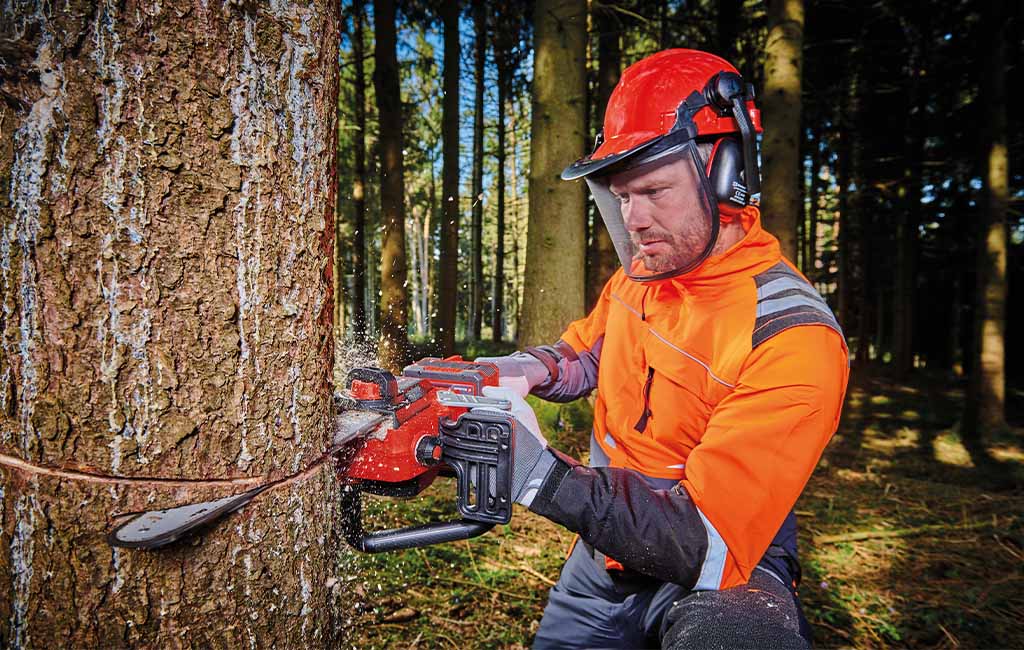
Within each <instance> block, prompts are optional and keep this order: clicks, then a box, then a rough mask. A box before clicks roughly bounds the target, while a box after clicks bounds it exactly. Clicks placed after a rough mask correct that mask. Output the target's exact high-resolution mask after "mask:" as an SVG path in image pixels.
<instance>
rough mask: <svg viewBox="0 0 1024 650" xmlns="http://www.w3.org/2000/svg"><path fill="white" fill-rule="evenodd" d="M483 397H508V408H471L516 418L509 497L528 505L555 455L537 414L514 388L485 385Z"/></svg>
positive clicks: (542, 481) (475, 410) (531, 501)
mask: <svg viewBox="0 0 1024 650" xmlns="http://www.w3.org/2000/svg"><path fill="white" fill-rule="evenodd" d="M483 394H484V397H496V398H499V399H503V400H507V401H508V402H509V403H510V404H511V407H510V408H509V409H508V410H503V409H499V408H497V407H494V406H483V407H477V408H474V409H473V411H474V412H477V411H490V412H495V413H510V414H511V415H512V417H513V418H514V419H515V432H514V435H515V446H514V447H513V450H514V453H513V455H512V499H513V500H514V501H515V502H516V503H519V504H522V505H524V506H527V507H529V506H530V504H531V503H533V499H534V497H536V496H537V492H538V491H539V490H540V488H541V486H542V485H543V484H544V479H545V478H546V477H547V475H548V471H549V470H550V469H551V466H552V465H553V464H554V462H555V455H554V454H552V453H551V451H550V450H549V449H548V441H547V440H545V439H544V435H543V434H542V433H541V432H540V425H539V424H538V423H537V416H536V415H535V414H534V412H533V409H532V408H530V405H529V404H527V403H526V400H524V399H523V396H522V395H520V394H519V393H518V392H517V391H516V390H515V389H514V388H511V387H506V386H484V390H483Z"/></svg>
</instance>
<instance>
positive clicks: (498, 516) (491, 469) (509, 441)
mask: <svg viewBox="0 0 1024 650" xmlns="http://www.w3.org/2000/svg"><path fill="white" fill-rule="evenodd" d="M514 426H515V420H514V419H513V418H512V416H511V415H504V414H501V413H496V412H495V413H490V412H488V413H479V412H477V413H464V414H463V415H461V416H460V417H459V418H458V419H456V420H455V421H451V420H448V419H447V418H441V419H440V421H439V422H438V427H437V431H438V433H437V435H436V436H429V435H428V436H423V437H422V438H420V440H419V442H418V444H417V446H416V457H417V460H418V461H419V462H420V463H421V464H423V465H426V466H439V465H447V466H448V467H450V468H451V469H452V470H454V472H455V479H456V506H457V507H458V510H459V514H461V515H462V517H463V518H462V519H461V520H456V521H446V522H433V523H429V524H424V525H420V526H409V527H406V528H397V529H390V530H380V531H374V532H369V533H368V532H366V531H365V530H364V528H363V522H362V498H361V493H362V492H370V493H378V494H381V493H384V494H390V495H397V494H399V493H401V492H404V494H410V493H411V494H415V493H417V492H418V491H419V490H420V489H422V488H423V487H425V485H424V484H423V482H422V481H417V482H416V485H412V486H408V488H407V489H404V490H403V489H402V488H401V487H400V486H398V485H395V484H392V485H391V487H386V486H385V485H384V484H381V483H380V482H376V481H361V482H359V483H354V484H350V485H345V486H344V487H343V488H342V494H341V498H342V504H341V507H342V512H343V517H344V521H343V529H344V533H345V539H346V541H348V543H349V544H351V545H352V546H353V547H355V548H356V549H358V550H360V551H363V552H365V553H378V552H381V551H395V550H401V549H408V548H416V547H421V546H428V545H431V544H439V543H442V542H452V541H457V540H462V539H469V538H470V537H476V536H478V535H482V534H483V533H486V532H487V531H489V530H490V529H491V528H493V527H494V525H495V524H507V523H508V522H509V521H510V520H511V519H512V456H513V451H514V444H515V435H514V433H515V432H514V429H513V427H514ZM413 480H414V481H416V479H413ZM428 482H429V481H428ZM396 490H398V491H396Z"/></svg>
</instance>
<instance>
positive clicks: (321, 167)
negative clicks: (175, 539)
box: [0, 0, 342, 648]
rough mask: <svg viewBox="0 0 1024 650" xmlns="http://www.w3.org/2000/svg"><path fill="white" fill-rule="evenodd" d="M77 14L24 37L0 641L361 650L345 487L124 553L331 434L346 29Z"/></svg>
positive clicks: (10, 281) (219, 15) (7, 178)
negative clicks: (350, 645)
mask: <svg viewBox="0 0 1024 650" xmlns="http://www.w3.org/2000/svg"><path fill="white" fill-rule="evenodd" d="M60 5H61V6H60V8H59V9H56V8H54V9H52V10H51V9H50V8H49V5H48V4H46V3H38V4H33V3H19V4H16V5H11V4H7V5H6V6H5V8H4V9H3V14H2V17H0V41H2V42H3V43H5V46H4V47H5V67H7V66H9V67H7V69H6V70H5V73H9V76H7V78H5V83H4V92H5V93H6V94H7V95H8V96H9V97H12V98H15V99H13V100H12V101H11V102H8V103H3V104H0V123H2V124H3V125H4V127H3V134H4V135H3V137H2V138H0V182H2V184H3V188H2V192H0V196H2V197H3V199H0V220H2V224H0V225H2V234H0V276H2V278H0V292H2V294H0V295H2V301H0V302H2V315H0V345H2V349H3V354H2V355H0V454H2V455H0V501H2V513H0V557H2V558H4V561H3V562H0V583H2V584H3V585H5V586H4V587H3V589H4V594H3V597H2V598H0V639H2V640H0V646H4V647H12V648H21V647H38V648H57V647H60V648H64V647H77V648H89V647H104V648H110V647H152V648H164V647H168V648H186V647H187V648H192V647H196V648H207V647H241V646H243V645H244V646H247V647H266V648H269V647H285V646H292V645H294V644H295V642H296V640H297V639H301V640H303V643H305V644H307V645H311V646H319V647H322V646H329V645H335V644H336V643H337V642H338V636H339V634H340V631H341V630H340V624H341V619H340V618H339V616H338V615H339V614H340V609H341V608H340V605H341V603H340V598H342V596H341V595H340V592H338V591H335V590H332V589H331V587H330V584H331V580H332V578H334V577H335V576H336V571H337V560H338V557H337V554H338V552H339V550H340V549H339V548H338V546H337V543H336V542H335V540H336V539H338V537H337V536H336V534H335V533H334V531H332V524H331V522H332V518H331V516H329V515H330V513H324V512H323V510H324V507H325V504H329V503H332V502H333V501H334V499H333V496H334V491H335V490H336V489H337V485H336V482H335V481H334V479H333V475H332V473H331V472H321V473H319V474H317V475H315V476H314V477H312V478H311V479H310V480H306V481H300V482H295V483H291V484H289V485H288V486H287V487H282V488H280V489H276V490H271V491H268V492H266V493H264V495H263V496H261V497H260V499H259V500H257V501H256V502H254V503H253V504H251V505H250V506H249V507H248V508H247V509H246V510H245V511H242V512H240V513H237V514H235V515H233V516H232V517H231V519H230V520H228V521H227V522H225V523H223V524H221V525H220V526H217V527H215V528H213V529H212V530H210V531H208V532H207V533H206V534H205V535H204V536H202V537H199V538H196V539H195V540H194V541H193V542H192V543H185V544H180V545H177V546H175V547H172V548H169V549H166V550H164V551H161V552H143V551H129V550H124V549H111V548H110V547H109V546H108V545H107V543H106V541H105V539H104V535H105V532H106V531H107V530H108V529H109V528H110V526H111V524H112V523H113V522H112V519H111V515H112V513H124V512H130V511H133V510H146V509H152V508H155V507H161V506H165V505H166V506H170V505H172V504H176V503H180V502H183V501H184V502H187V501H192V500H205V499H209V498H214V497H219V496H226V493H227V490H225V488H224V487H223V486H221V487H217V486H216V485H211V484H210V483H209V482H208V481H210V480H212V479H224V478H238V479H251V480H255V481H261V480H262V479H263V478H271V477H281V476H285V475H289V474H292V473H294V472H296V471H298V470H301V469H302V468H303V467H305V466H306V464H307V463H309V462H311V461H312V460H313V459H314V458H316V457H318V456H319V455H320V453H321V452H322V450H323V449H324V446H325V445H326V444H327V443H328V441H329V440H330V436H331V433H332V426H331V425H332V420H333V406H332V396H331V394H332V390H331V368H332V363H333V359H332V322H331V317H332V313H333V308H332V305H333V298H332V265H331V251H332V246H333V241H332V239H333V232H334V226H333V219H334V214H333V211H334V191H335V183H334V162H335V160H334V155H335V142H334V138H335V133H336V131H335V118H336V109H335V105H336V101H337V75H338V71H337V64H336V56H337V55H336V53H337V50H338V15H337V12H338V7H337V5H336V4H334V3H328V2H322V1H318V0H312V1H308V2H296V3H287V4H284V5H282V6H281V7H280V8H278V9H273V8H270V7H269V6H264V5H263V4H259V3H252V4H244V5H242V6H234V5H226V6H224V7H222V6H221V5H220V4H216V5H213V4H211V5H210V6H209V7H206V6H205V5H203V6H202V7H201V6H197V5H194V4H193V3H191V2H184V1H176V0H168V1H166V2H164V3H162V4H158V5H152V4H147V5H145V6H137V5H135V3H132V2H127V3H113V2H109V3H87V2H69V3H60ZM154 478H158V479H173V480H174V481H177V482H167V483H161V482H157V481H153V480H151V479H154ZM303 513H317V514H315V515H312V516H303Z"/></svg>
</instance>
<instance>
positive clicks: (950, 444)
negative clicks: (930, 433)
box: [932, 433, 974, 467]
mask: <svg viewBox="0 0 1024 650" xmlns="http://www.w3.org/2000/svg"><path fill="white" fill-rule="evenodd" d="M932 450H933V452H934V454H935V460H937V461H939V462H940V463H945V464H946V465H956V466H957V467H974V461H972V460H971V455H970V454H969V453H968V452H967V449H966V448H965V447H964V445H963V443H962V442H960V438H959V437H957V436H954V435H952V434H949V433H946V434H943V435H940V436H937V437H936V438H935V440H932Z"/></svg>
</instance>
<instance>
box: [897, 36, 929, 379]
mask: <svg viewBox="0 0 1024 650" xmlns="http://www.w3.org/2000/svg"><path fill="white" fill-rule="evenodd" d="M919 38H920V39H921V41H922V42H924V43H926V42H927V41H928V39H927V38H926V37H924V36H923V35H922V36H919ZM919 47H920V46H919ZM921 65H922V64H921V58H920V53H917V56H915V57H913V58H912V60H911V65H910V68H911V74H912V75H913V77H912V78H911V79H910V83H909V84H908V86H909V91H908V93H907V95H908V98H909V100H910V101H909V104H908V105H909V107H913V108H916V110H913V111H911V110H908V111H907V115H908V124H907V130H906V134H907V135H906V139H905V141H904V152H905V153H904V159H905V163H904V170H903V183H902V187H901V192H902V199H903V200H902V201H901V202H902V203H903V205H902V208H903V209H902V211H901V214H900V215H899V218H898V219H899V220H898V222H897V228H896V247H897V248H896V274H895V279H894V284H895V287H894V291H893V298H894V300H893V342H892V343H893V371H894V373H895V376H896V377H897V378H898V379H902V378H905V377H906V375H907V374H908V373H909V372H910V371H911V370H912V369H913V367H914V320H915V314H916V311H917V309H916V304H915V303H916V299H917V251H918V242H919V240H920V236H919V234H918V230H919V228H920V223H921V191H922V190H921V188H922V185H923V184H924V181H923V179H922V178H921V176H922V173H923V170H924V164H923V163H924V154H925V152H924V138H925V129H924V119H925V114H926V111H927V101H928V99H927V94H926V93H925V91H924V88H923V87H922V84H923V80H922V79H921V74H920V73H919V69H920V68H921Z"/></svg>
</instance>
